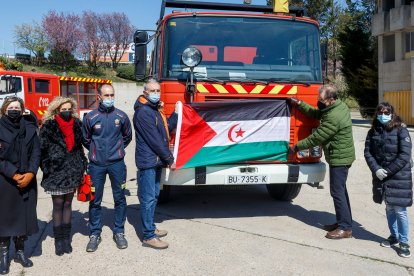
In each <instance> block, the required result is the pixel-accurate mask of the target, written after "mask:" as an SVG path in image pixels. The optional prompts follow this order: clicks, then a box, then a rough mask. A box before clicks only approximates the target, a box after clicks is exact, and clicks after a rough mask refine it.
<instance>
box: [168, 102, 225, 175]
mask: <svg viewBox="0 0 414 276" xmlns="http://www.w3.org/2000/svg"><path fill="white" fill-rule="evenodd" d="M179 135H180V137H179V145H178V153H177V159H176V162H175V164H176V168H177V169H180V168H181V167H182V166H184V165H185V163H187V162H188V161H189V160H190V159H191V158H192V157H193V156H194V155H195V154H196V153H197V152H198V151H199V150H200V149H201V148H202V147H203V146H204V145H205V144H207V143H208V142H209V141H210V140H211V139H213V137H214V136H216V135H217V133H216V132H215V131H214V130H213V129H212V128H211V127H210V126H209V125H208V124H207V122H206V121H204V120H203V118H201V117H200V116H199V115H198V114H197V112H196V111H195V110H194V109H193V108H191V107H190V106H188V105H186V104H183V109H182V123H181V131H180V133H179Z"/></svg>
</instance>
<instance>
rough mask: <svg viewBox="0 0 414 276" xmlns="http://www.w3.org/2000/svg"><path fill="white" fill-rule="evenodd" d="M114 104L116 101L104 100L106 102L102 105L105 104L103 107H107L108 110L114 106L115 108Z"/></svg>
mask: <svg viewBox="0 0 414 276" xmlns="http://www.w3.org/2000/svg"><path fill="white" fill-rule="evenodd" d="M114 102H115V100H114V99H104V100H102V104H103V106H105V107H106V108H110V107H113V106H114Z"/></svg>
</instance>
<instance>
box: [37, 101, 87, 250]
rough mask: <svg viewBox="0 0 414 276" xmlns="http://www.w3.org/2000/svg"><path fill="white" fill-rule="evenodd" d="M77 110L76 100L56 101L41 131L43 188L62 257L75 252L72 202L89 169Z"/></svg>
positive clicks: (56, 242) (46, 115)
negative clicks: (73, 249) (72, 237)
mask: <svg viewBox="0 0 414 276" xmlns="http://www.w3.org/2000/svg"><path fill="white" fill-rule="evenodd" d="M76 108H77V106H76V102H75V101H74V100H73V99H72V98H64V97H56V98H54V100H53V101H52V102H51V103H50V105H49V107H48V109H47V112H46V113H45V115H44V117H43V125H42V128H41V129H40V145H41V169H42V171H43V179H42V183H41V186H42V187H43V188H44V189H45V191H46V193H48V194H51V195H52V201H53V232H54V235H55V253H56V255H58V256H62V255H63V253H71V252H72V246H71V239H70V234H71V228H72V224H71V219H72V200H73V196H74V193H75V191H76V188H78V187H79V185H80V184H81V183H82V178H83V174H84V172H85V169H86V166H87V160H86V157H85V154H84V152H83V147H82V131H81V122H80V120H79V118H78V114H77V111H76Z"/></svg>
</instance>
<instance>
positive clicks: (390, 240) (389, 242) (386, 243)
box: [381, 235, 398, 248]
mask: <svg viewBox="0 0 414 276" xmlns="http://www.w3.org/2000/svg"><path fill="white" fill-rule="evenodd" d="M396 245H398V240H397V238H396V237H394V236H392V235H391V236H389V237H388V238H387V239H386V240H383V241H382V242H381V246H382V247H387V248H390V247H391V246H396Z"/></svg>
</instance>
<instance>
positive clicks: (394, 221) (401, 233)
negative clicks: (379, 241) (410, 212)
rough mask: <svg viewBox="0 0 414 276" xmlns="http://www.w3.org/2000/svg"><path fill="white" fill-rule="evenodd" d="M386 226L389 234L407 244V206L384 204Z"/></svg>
mask: <svg viewBox="0 0 414 276" xmlns="http://www.w3.org/2000/svg"><path fill="white" fill-rule="evenodd" d="M385 212H386V214H387V221H388V228H389V229H390V232H391V235H392V236H394V237H396V238H397V239H398V241H399V242H401V243H406V244H408V216H407V208H406V207H400V206H394V205H386V207H385Z"/></svg>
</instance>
